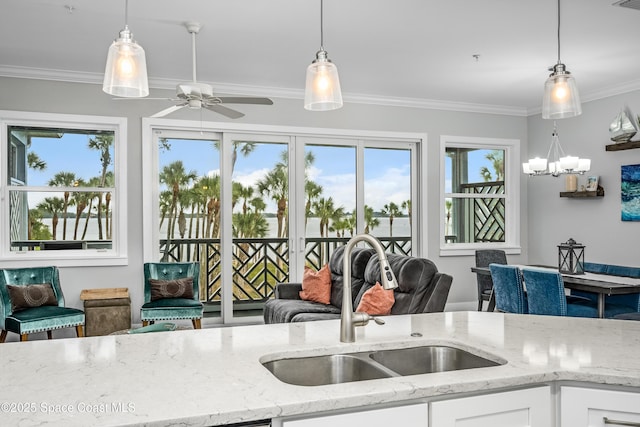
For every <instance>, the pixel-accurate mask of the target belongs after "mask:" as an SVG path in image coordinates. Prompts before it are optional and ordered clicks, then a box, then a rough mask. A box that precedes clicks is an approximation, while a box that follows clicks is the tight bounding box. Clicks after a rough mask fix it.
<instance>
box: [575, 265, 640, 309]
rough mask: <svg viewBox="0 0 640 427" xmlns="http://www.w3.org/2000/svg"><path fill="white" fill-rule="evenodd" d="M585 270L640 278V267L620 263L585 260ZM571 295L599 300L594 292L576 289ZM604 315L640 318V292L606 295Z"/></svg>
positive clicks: (594, 301)
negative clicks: (612, 263)
mask: <svg viewBox="0 0 640 427" xmlns="http://www.w3.org/2000/svg"><path fill="white" fill-rule="evenodd" d="M584 271H585V272H587V273H596V274H608V275H614V276H622V277H633V278H637V279H640V268H638V267H625V266H620V265H609V264H599V263H595V262H585V263H584ZM571 295H575V296H576V297H577V298H587V299H589V300H591V301H592V302H593V303H594V304H597V302H598V295H597V294H594V293H592V292H585V291H577V290H574V291H571ZM627 315H630V316H627ZM604 317H605V318H611V317H613V318H616V319H621V318H631V317H638V318H640V294H628V295H606V296H605V305H604Z"/></svg>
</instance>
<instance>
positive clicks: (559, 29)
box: [558, 0, 560, 64]
mask: <svg viewBox="0 0 640 427" xmlns="http://www.w3.org/2000/svg"><path fill="white" fill-rule="evenodd" d="M558 64H560V0H558Z"/></svg>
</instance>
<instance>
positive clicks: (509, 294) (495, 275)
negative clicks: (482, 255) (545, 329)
mask: <svg viewBox="0 0 640 427" xmlns="http://www.w3.org/2000/svg"><path fill="white" fill-rule="evenodd" d="M489 270H491V279H492V280H493V295H494V298H495V301H496V310H498V311H501V312H504V313H518V314H524V313H527V312H528V307H527V295H526V294H525V291H524V286H523V285H522V274H521V273H520V269H519V268H518V267H516V266H514V265H502V264H493V263H492V264H489Z"/></svg>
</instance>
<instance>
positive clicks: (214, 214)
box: [198, 175, 220, 238]
mask: <svg viewBox="0 0 640 427" xmlns="http://www.w3.org/2000/svg"><path fill="white" fill-rule="evenodd" d="M198 187H199V188H200V191H201V192H202V197H203V200H202V201H203V210H204V211H205V215H204V218H203V220H204V221H205V223H204V224H203V225H202V230H203V236H204V237H206V238H211V237H213V236H217V235H218V231H219V230H218V229H219V218H220V175H212V176H204V177H202V178H200V180H199V181H198Z"/></svg>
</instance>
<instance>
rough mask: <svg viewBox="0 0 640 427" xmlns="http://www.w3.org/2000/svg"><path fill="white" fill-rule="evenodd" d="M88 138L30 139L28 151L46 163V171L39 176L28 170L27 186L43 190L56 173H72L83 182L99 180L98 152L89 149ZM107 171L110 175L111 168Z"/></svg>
mask: <svg viewBox="0 0 640 427" xmlns="http://www.w3.org/2000/svg"><path fill="white" fill-rule="evenodd" d="M89 138H90V135H77V134H65V135H64V137H63V138H60V139H57V138H33V139H32V140H31V147H30V148H29V149H28V151H32V152H34V153H37V154H38V156H39V157H40V159H41V160H44V161H45V162H46V163H47V168H46V169H45V170H44V171H42V172H40V171H35V170H32V169H29V170H28V172H27V173H28V181H29V185H42V186H46V185H48V184H49V180H50V179H51V178H52V177H53V176H54V175H55V174H56V173H58V172H73V173H75V174H76V177H78V178H82V179H84V180H89V179H90V178H92V177H95V176H100V174H101V172H102V164H101V163H100V152H99V151H97V150H91V149H89V148H88V143H89ZM112 158H113V152H112ZM109 170H110V171H113V165H112V166H110V168H109Z"/></svg>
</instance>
